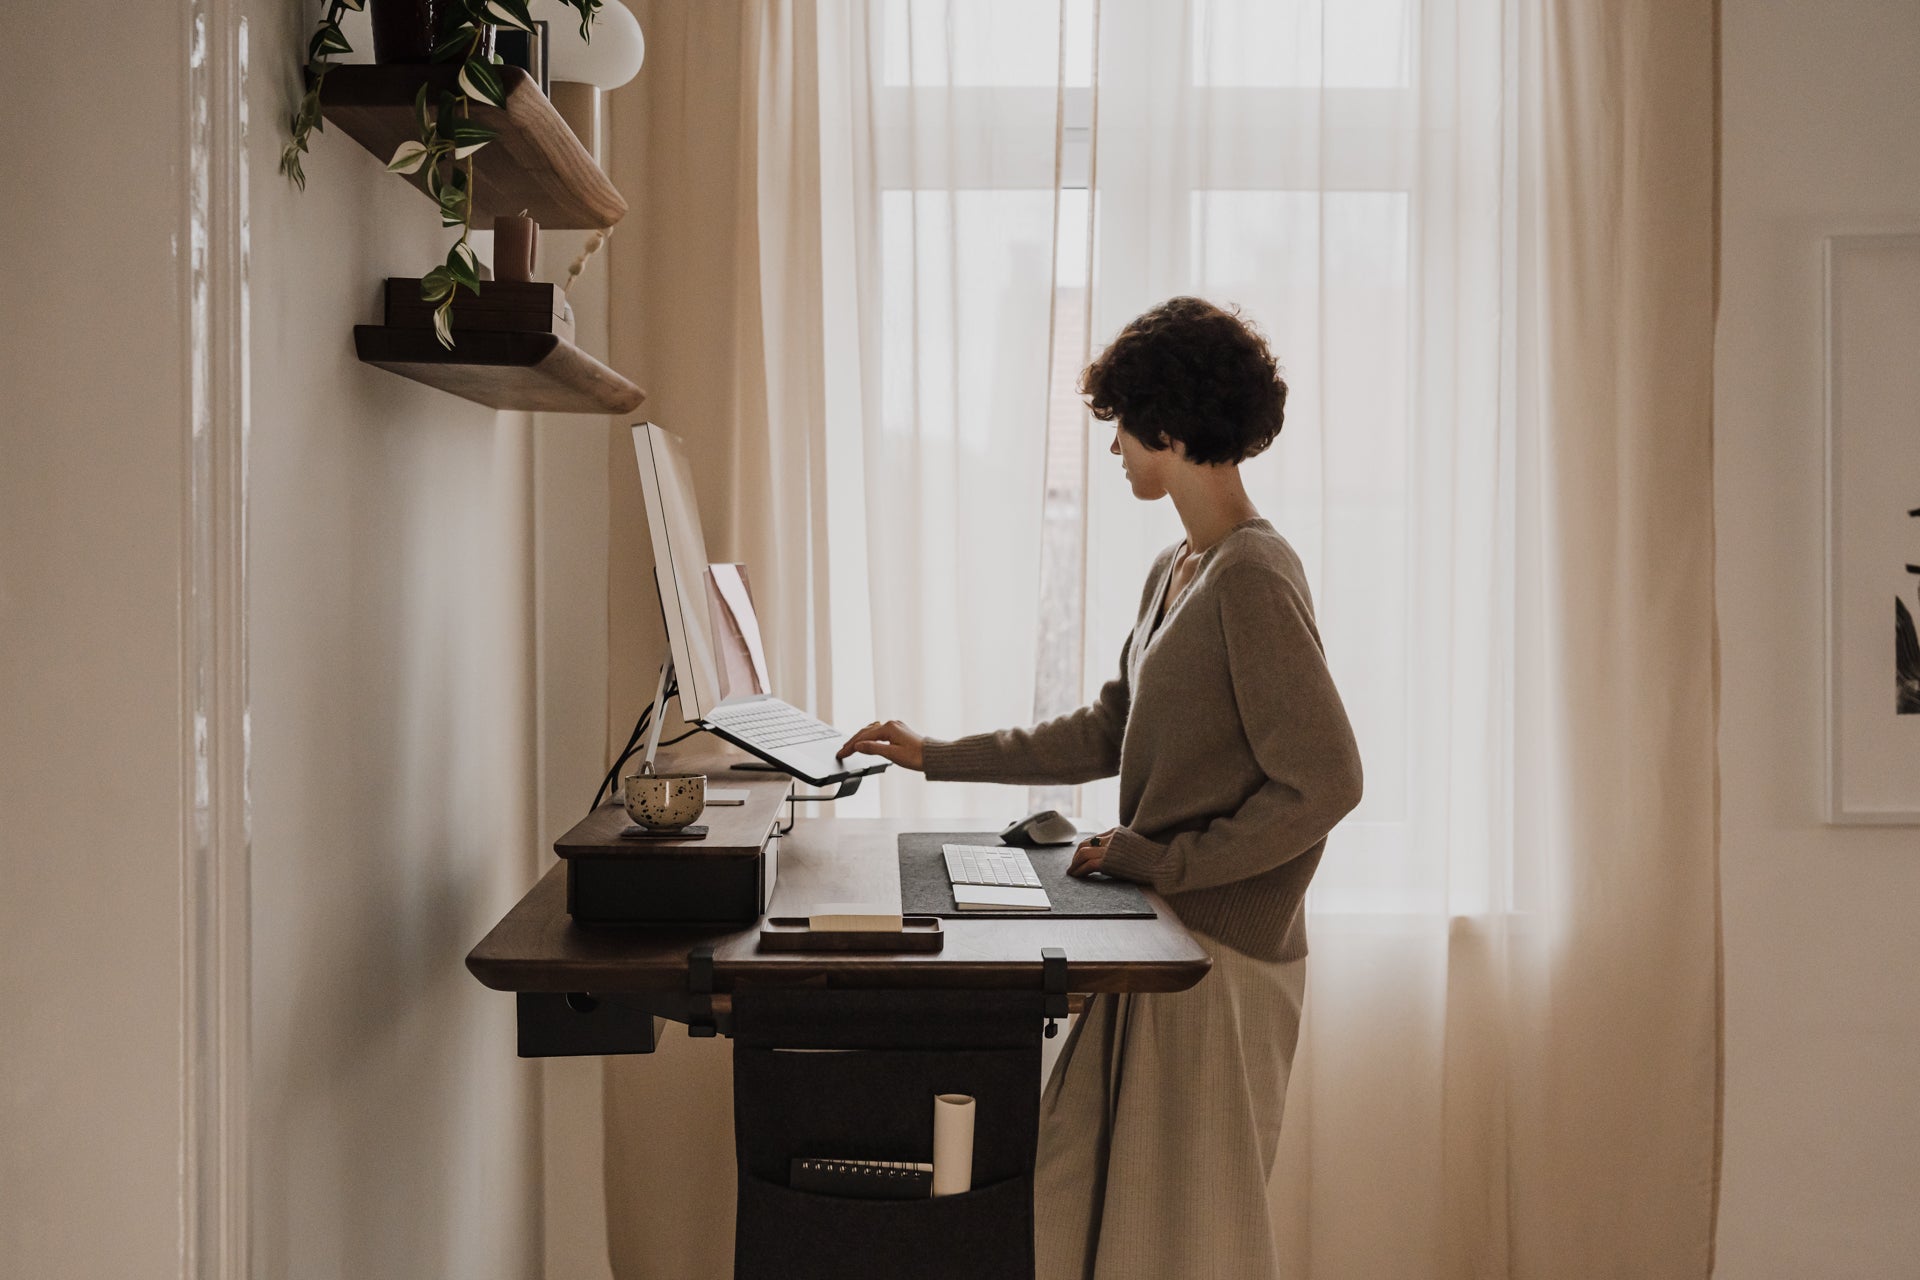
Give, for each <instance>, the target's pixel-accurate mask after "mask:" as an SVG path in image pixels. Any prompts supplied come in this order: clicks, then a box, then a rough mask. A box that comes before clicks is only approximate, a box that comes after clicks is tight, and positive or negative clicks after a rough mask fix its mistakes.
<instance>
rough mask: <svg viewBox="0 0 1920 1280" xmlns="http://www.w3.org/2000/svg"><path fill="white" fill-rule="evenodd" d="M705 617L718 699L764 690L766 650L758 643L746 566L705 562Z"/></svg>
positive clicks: (758, 634) (765, 683) (758, 628)
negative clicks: (716, 673)
mask: <svg viewBox="0 0 1920 1280" xmlns="http://www.w3.org/2000/svg"><path fill="white" fill-rule="evenodd" d="M707 617H708V619H709V621H710V622H711V624H712V632H713V661H714V665H715V666H716V667H718V668H719V675H720V700H721V701H722V702H725V701H728V700H729V699H733V698H745V697H751V696H752V695H754V694H758V693H765V692H767V652H766V649H765V647H764V646H763V645H762V644H761V643H760V620H759V618H757V617H755V616H754V612H753V589H752V587H751V586H750V585H749V584H748V582H747V566H745V565H743V564H715V565H708V566H707Z"/></svg>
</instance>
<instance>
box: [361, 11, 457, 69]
mask: <svg viewBox="0 0 1920 1280" xmlns="http://www.w3.org/2000/svg"><path fill="white" fill-rule="evenodd" d="M446 7H447V6H446V0H371V3H370V8H371V9H372V11H373V12H372V15H371V16H372V18H373V60H374V61H375V62H428V61H431V60H432V57H433V46H434V43H435V41H434V35H435V33H436V32H438V31H439V29H440V23H439V19H440V17H441V15H442V14H443V13H444V12H445V10H446Z"/></svg>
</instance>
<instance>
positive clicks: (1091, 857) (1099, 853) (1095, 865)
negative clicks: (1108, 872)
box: [1067, 827, 1120, 876]
mask: <svg viewBox="0 0 1920 1280" xmlns="http://www.w3.org/2000/svg"><path fill="white" fill-rule="evenodd" d="M1119 829H1120V828H1118V827H1109V828H1108V829H1107V830H1105V831H1102V832H1101V833H1100V834H1099V835H1097V836H1089V837H1088V838H1087V839H1085V840H1082V841H1081V842H1080V847H1079V848H1077V849H1075V850H1074V851H1073V865H1072V866H1070V867H1068V868H1067V874H1068V875H1070V876H1090V875H1092V874H1093V873H1094V872H1096V871H1098V870H1099V869H1100V863H1101V860H1102V859H1104V858H1105V857H1106V856H1107V847H1108V846H1109V845H1111V844H1112V843H1113V833H1114V832H1116V831H1118V830H1119Z"/></svg>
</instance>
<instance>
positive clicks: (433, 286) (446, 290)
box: [420, 267, 453, 302]
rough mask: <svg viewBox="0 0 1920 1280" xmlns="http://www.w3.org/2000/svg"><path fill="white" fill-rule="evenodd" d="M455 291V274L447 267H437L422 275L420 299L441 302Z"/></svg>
mask: <svg viewBox="0 0 1920 1280" xmlns="http://www.w3.org/2000/svg"><path fill="white" fill-rule="evenodd" d="M452 292H453V276H452V274H451V273H450V272H449V271H448V270H447V269H446V268H445V267H435V268H434V269H433V270H431V271H429V272H427V274H425V275H424V276H421V277H420V300H421V301H422V302H439V301H440V300H441V299H443V298H445V297H446V296H447V295H449V294H451V293H452Z"/></svg>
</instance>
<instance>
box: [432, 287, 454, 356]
mask: <svg viewBox="0 0 1920 1280" xmlns="http://www.w3.org/2000/svg"><path fill="white" fill-rule="evenodd" d="M433 336H434V337H436V338H438V339H440V345H441V346H443V347H445V348H446V349H447V350H449V351H451V350H453V296H452V295H451V294H449V295H448V296H447V300H446V301H445V302H442V303H441V304H440V305H439V306H438V307H437V308H435V309H434V313H433Z"/></svg>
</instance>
